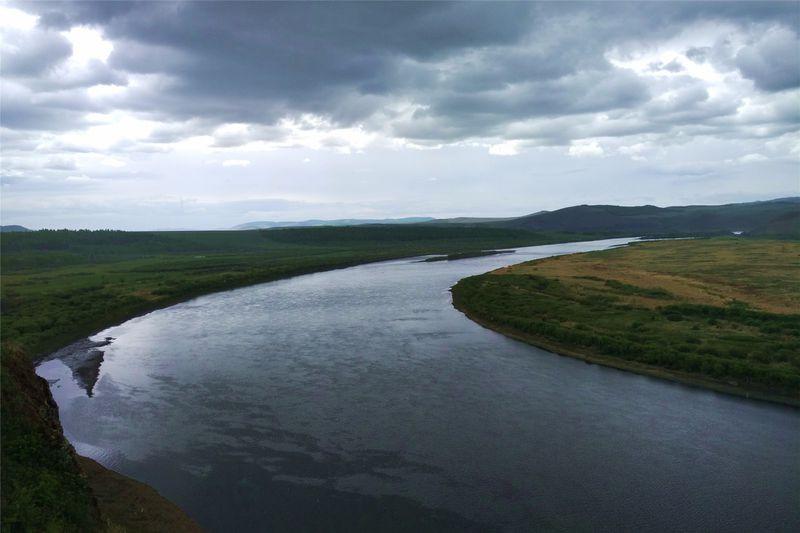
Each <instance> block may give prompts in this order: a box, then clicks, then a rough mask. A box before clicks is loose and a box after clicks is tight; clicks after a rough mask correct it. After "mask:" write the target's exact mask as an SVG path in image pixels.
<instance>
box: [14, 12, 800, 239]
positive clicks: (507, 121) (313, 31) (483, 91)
mask: <svg viewBox="0 0 800 533" xmlns="http://www.w3.org/2000/svg"><path fill="white" fill-rule="evenodd" d="M0 31H2V44H1V45H0V46H1V47H2V48H1V56H0V59H1V60H2V63H1V64H0V82H1V83H2V85H1V87H0V93H1V94H0V147H1V148H0V149H1V150H2V154H1V155H2V160H1V161H0V167H1V169H2V176H1V177H0V179H1V180H2V181H0V183H1V185H2V186H1V187H0V192H1V193H2V196H1V197H0V202H1V207H2V210H0V219H2V223H3V224H22V225H24V226H27V227H31V228H44V227H47V228H90V229H98V228H116V229H128V230H148V229H190V228H191V229H195V228H196V229H220V228H229V227H232V226H234V225H237V224H241V223H245V222H249V221H255V220H278V221H291V220H304V219H309V218H323V219H328V218H388V217H403V216H433V217H454V216H519V215H524V214H527V213H532V212H536V211H539V210H543V209H548V210H550V209H558V208H561V207H566V206H570V205H576V204H619V205H642V204H655V205H660V206H666V205H687V204H721V203H731V202H741V201H753V200H763V199H770V198H776V197H784V196H797V195H800V133H798V125H800V40H799V38H798V33H799V32H800V3H798V2H779V3H771V2H756V3H747V2H732V3H725V2H711V3H698V2H676V3H667V2H647V3H610V2H603V3H565V2H561V3H555V2H553V3H491V4H490V3H475V2H473V3H443V2H437V3H422V2H414V3H299V2H298V3H255V2H250V3H233V2H226V3H213V2H198V3H192V2H178V3H170V2H147V3H144V2H143V3H138V2H130V3H129V2H97V3H94V2H63V3H62V2H20V3H17V2H6V3H2V4H0Z"/></svg>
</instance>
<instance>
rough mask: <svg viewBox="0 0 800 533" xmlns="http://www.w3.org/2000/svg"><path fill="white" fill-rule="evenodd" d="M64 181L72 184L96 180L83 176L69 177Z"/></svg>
mask: <svg viewBox="0 0 800 533" xmlns="http://www.w3.org/2000/svg"><path fill="white" fill-rule="evenodd" d="M64 181H68V182H70V183H89V182H90V181H94V180H93V179H92V178H90V177H89V176H87V175H86V174H81V175H79V176H67V177H66V178H64Z"/></svg>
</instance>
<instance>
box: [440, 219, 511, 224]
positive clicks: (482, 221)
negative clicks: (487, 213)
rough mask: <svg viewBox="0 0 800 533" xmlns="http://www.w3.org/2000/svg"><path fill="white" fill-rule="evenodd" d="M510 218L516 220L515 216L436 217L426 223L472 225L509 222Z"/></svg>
mask: <svg viewBox="0 0 800 533" xmlns="http://www.w3.org/2000/svg"><path fill="white" fill-rule="evenodd" d="M509 220H514V218H513V217H509V218H491V217H456V218H435V219H433V220H429V221H427V222H426V224H460V225H470V224H487V223H490V222H491V223H494V222H508V221H509Z"/></svg>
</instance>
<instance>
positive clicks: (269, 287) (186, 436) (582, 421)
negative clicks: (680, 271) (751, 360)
mask: <svg viewBox="0 0 800 533" xmlns="http://www.w3.org/2000/svg"><path fill="white" fill-rule="evenodd" d="M624 242H626V240H622V239H617V240H605V241H595V242H588V243H569V244H559V245H548V246H538V247H531V248H522V249H519V250H517V252H516V253H514V254H504V255H498V256H491V257H482V258H474V259H466V260H461V261H453V262H446V261H443V262H433V263H422V262H419V261H418V260H415V259H409V260H399V261H390V262H384V263H375V264H369V265H364V266H358V267H354V268H348V269H343V270H336V271H331V272H324V273H319V274H311V275H306V276H301V277H297V278H293V279H288V280H284V281H277V282H272V283H265V284H262V285H257V286H253V287H247V288H243V289H237V290H232V291H229V292H224V293H218V294H212V295H209V296H203V297H200V298H196V299H194V300H191V301H188V302H186V303H182V304H179V305H175V306H173V307H170V308H167V309H163V310H159V311H155V312H152V313H149V314H147V315H145V316H142V317H139V318H135V319H133V320H130V321H128V322H125V323H124V324H122V325H119V326H116V327H113V328H110V329H108V330H105V331H103V332H101V333H99V334H98V335H97V336H95V337H93V338H92V341H103V340H104V339H105V338H107V337H110V339H108V340H110V343H108V344H106V343H105V342H89V341H84V342H82V343H77V344H76V345H73V346H72V347H68V348H67V349H64V350H61V351H60V352H57V353H56V354H54V356H52V358H51V359H49V360H47V361H45V362H44V363H42V364H41V365H40V366H39V367H38V369H37V372H38V373H39V374H40V375H41V376H43V377H45V378H47V379H48V380H50V382H51V389H52V391H53V395H54V397H55V398H56V401H57V402H58V405H59V409H60V413H61V420H62V424H63V426H64V431H65V433H66V435H67V437H68V438H69V439H70V441H71V442H72V443H73V444H74V445H75V448H76V449H77V451H78V453H81V454H83V455H87V456H89V457H92V458H94V459H96V460H98V461H100V462H101V463H103V464H104V465H106V466H108V467H110V468H112V469H114V470H117V471H119V472H122V473H124V474H127V475H129V476H131V477H133V478H135V479H138V480H141V481H144V482H146V483H149V484H150V485H152V486H153V487H155V488H156V489H157V490H158V491H159V492H161V493H162V494H163V495H165V496H166V497H168V498H169V499H171V500H172V501H174V502H176V503H177V504H178V505H180V506H181V507H182V508H183V509H185V510H186V511H187V512H188V513H189V514H190V515H191V516H192V517H194V518H195V519H196V520H197V521H198V522H199V523H200V524H201V525H202V526H204V527H205V528H207V529H209V530H211V531H265V530H270V529H273V530H286V531H359V530H361V531H363V530H366V531H425V530H430V531H443V530H457V531H464V530H476V531H531V530H562V531H576V530H587V531H588V530H592V531H598V530H606V531H619V530H637V531H641V530H651V531H652V530H674V531H710V530H714V531H800V411H798V410H796V409H791V408H787V407H781V406H778V405H772V404H768V403H761V402H756V401H748V400H744V399H739V398H735V397H730V396H726V395H722V394H718V393H714V392H709V391H704V390H700V389H695V388H691V387H687V386H683V385H679V384H674V383H669V382H665V381H660V380H658V379H654V378H648V377H643V376H637V375H634V374H630V373H626V372H622V371H618V370H613V369H609V368H604V367H600V366H597V365H590V364H586V363H583V362H581V361H578V360H575V359H571V358H567V357H561V356H558V355H554V354H551V353H549V352H546V351H543V350H540V349H537V348H534V347H531V346H528V345H525V344H522V343H519V342H517V341H514V340H510V339H507V338H505V337H503V336H502V335H499V334H496V333H494V332H492V331H489V330H487V329H484V328H482V327H480V326H478V325H476V324H475V323H473V322H471V321H470V320H468V319H467V318H465V317H464V316H463V315H462V314H461V313H459V312H458V311H456V310H455V309H453V307H452V304H451V299H450V293H449V287H451V286H452V285H453V284H454V283H455V282H457V281H458V280H459V279H460V278H462V277H465V276H469V275H474V274H479V273H482V272H486V271H489V270H492V269H495V268H499V267H501V266H505V265H508V264H513V263H518V262H522V261H526V260H531V259H536V258H541V257H546V256H550V255H555V254H564V253H572V252H579V251H586V250H595V249H603V248H607V247H610V246H614V245H619V244H622V243H624ZM98 365H99V367H98Z"/></svg>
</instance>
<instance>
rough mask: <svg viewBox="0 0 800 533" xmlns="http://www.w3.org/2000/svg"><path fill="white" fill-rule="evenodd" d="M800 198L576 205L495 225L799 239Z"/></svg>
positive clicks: (548, 229) (530, 228) (639, 233)
mask: <svg viewBox="0 0 800 533" xmlns="http://www.w3.org/2000/svg"><path fill="white" fill-rule="evenodd" d="M798 212H800V197H794V198H779V199H776V200H768V201H764V202H748V203H741V204H727V205H690V206H685V207H656V206H654V205H643V206H636V207H624V206H616V205H578V206H574V207H567V208H564V209H558V210H556V211H549V212H544V213H535V214H533V215H528V216H524V217H519V218H515V219H513V220H509V221H505V222H500V223H493V224H492V225H496V226H502V227H507V228H519V229H528V230H537V231H567V232H598V233H618V234H625V235H657V234H670V233H672V234H675V233H694V234H702V233H724V232H734V231H741V232H743V233H745V234H747V233H754V234H762V235H767V234H782V235H794V234H796V235H800V228H799V227H798V223H797V220H798Z"/></svg>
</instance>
